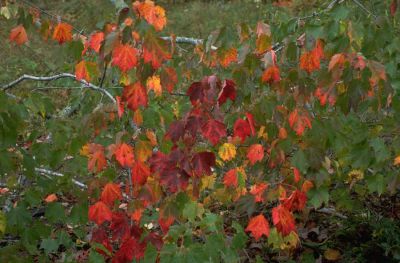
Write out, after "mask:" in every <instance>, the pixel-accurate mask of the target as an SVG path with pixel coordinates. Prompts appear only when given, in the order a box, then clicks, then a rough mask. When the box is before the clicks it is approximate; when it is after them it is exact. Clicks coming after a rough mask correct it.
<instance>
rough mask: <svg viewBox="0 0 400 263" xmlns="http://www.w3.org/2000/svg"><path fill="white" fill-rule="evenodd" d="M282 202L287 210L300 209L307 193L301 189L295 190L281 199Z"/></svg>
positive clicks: (303, 205)
mask: <svg viewBox="0 0 400 263" xmlns="http://www.w3.org/2000/svg"><path fill="white" fill-rule="evenodd" d="M282 203H283V205H284V206H285V207H286V208H287V209H288V210H289V211H301V210H303V209H304V207H305V206H306V203H307V195H306V194H305V193H304V192H302V191H299V190H295V191H293V193H292V194H291V195H290V196H289V197H288V198H285V199H284V200H282Z"/></svg>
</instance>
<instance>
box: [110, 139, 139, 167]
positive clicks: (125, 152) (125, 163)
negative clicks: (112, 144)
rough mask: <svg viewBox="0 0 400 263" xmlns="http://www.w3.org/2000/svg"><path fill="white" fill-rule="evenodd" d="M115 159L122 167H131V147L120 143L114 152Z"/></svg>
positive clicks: (132, 160) (132, 161) (132, 157)
mask: <svg viewBox="0 0 400 263" xmlns="http://www.w3.org/2000/svg"><path fill="white" fill-rule="evenodd" d="M114 154H115V158H116V159H117V161H118V162H119V164H120V165H121V166H122V167H125V168H127V167H132V165H133V163H134V156H133V148H132V146H130V145H128V144H126V143H121V144H120V145H118V146H117V149H115V151H114Z"/></svg>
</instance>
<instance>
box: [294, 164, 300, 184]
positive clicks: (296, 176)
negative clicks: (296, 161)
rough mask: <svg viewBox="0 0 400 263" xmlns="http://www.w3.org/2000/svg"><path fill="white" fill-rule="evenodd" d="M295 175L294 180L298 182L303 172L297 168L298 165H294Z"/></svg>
mask: <svg viewBox="0 0 400 263" xmlns="http://www.w3.org/2000/svg"><path fill="white" fill-rule="evenodd" d="M293 176H294V182H295V183H298V182H299V181H300V178H301V173H300V171H299V169H297V168H296V167H293Z"/></svg>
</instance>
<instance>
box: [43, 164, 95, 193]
mask: <svg viewBox="0 0 400 263" xmlns="http://www.w3.org/2000/svg"><path fill="white" fill-rule="evenodd" d="M35 171H36V172H38V173H40V174H42V175H44V176H46V177H47V178H51V177H49V176H57V177H63V176H64V174H62V173H58V172H54V171H50V170H47V169H43V168H35ZM71 181H72V182H73V183H74V184H75V185H77V186H79V187H80V188H84V189H86V188H87V185H86V184H84V183H81V182H79V181H78V180H75V179H73V178H72V179H71Z"/></svg>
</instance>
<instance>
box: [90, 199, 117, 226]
mask: <svg viewBox="0 0 400 263" xmlns="http://www.w3.org/2000/svg"><path fill="white" fill-rule="evenodd" d="M111 219H112V213H111V210H110V209H109V208H108V206H107V205H106V204H105V203H104V202H102V201H99V202H97V203H95V204H94V205H91V206H90V207H89V220H91V221H93V222H95V223H96V224H97V225H101V224H103V222H105V221H111Z"/></svg>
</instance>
